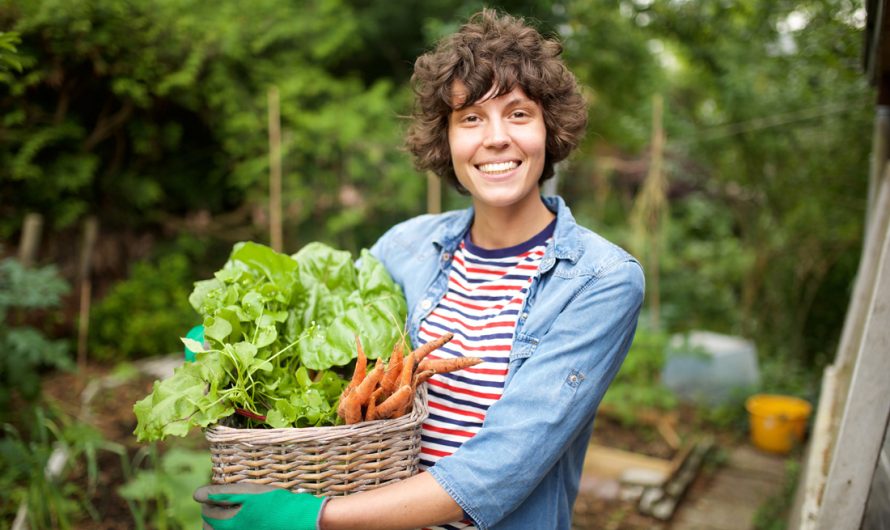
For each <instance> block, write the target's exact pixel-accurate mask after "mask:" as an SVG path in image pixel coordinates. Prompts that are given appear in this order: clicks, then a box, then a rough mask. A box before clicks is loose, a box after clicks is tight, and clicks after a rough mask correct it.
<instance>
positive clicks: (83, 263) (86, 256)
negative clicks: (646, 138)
mask: <svg viewBox="0 0 890 530" xmlns="http://www.w3.org/2000/svg"><path fill="white" fill-rule="evenodd" d="M98 232H99V223H98V221H96V218H95V217H92V216H90V217H88V218H87V220H86V222H85V223H84V227H83V242H82V245H81V248H80V267H79V269H78V278H79V280H80V318H79V321H78V326H77V369H78V371H79V372H80V374H81V375H85V374H86V372H85V370H86V365H87V338H88V337H89V331H90V299H91V297H92V290H93V284H92V280H91V278H90V263H91V261H92V256H93V248H94V247H95V246H96V237H97V236H98Z"/></svg>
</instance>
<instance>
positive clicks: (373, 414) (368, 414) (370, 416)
mask: <svg viewBox="0 0 890 530" xmlns="http://www.w3.org/2000/svg"><path fill="white" fill-rule="evenodd" d="M382 395H383V388H382V387H379V386H378V387H377V390H375V391H374V392H373V393H372V394H371V399H370V400H368V409H367V410H366V411H365V421H371V420H376V419H377V401H383V400H382V399H381V398H380V397H381V396H382Z"/></svg>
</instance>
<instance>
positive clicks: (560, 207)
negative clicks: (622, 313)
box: [432, 196, 584, 263]
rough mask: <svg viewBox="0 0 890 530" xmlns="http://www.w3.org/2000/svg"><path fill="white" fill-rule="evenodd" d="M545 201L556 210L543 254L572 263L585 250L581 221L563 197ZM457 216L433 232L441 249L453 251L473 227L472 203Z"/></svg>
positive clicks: (548, 206)
mask: <svg viewBox="0 0 890 530" xmlns="http://www.w3.org/2000/svg"><path fill="white" fill-rule="evenodd" d="M543 200H544V204H545V205H546V206H547V208H548V209H550V211H552V212H553V213H555V214H556V228H555V229H554V231H553V242H552V243H551V244H550V245H549V246H548V247H547V250H546V252H545V254H544V259H545V260H546V259H547V257H548V256H552V257H553V258H556V259H567V260H569V261H571V262H572V263H574V262H576V261H577V260H578V258H580V257H581V254H583V253H584V247H583V245H582V244H581V240H580V239H579V238H578V232H577V229H578V225H577V223H576V222H575V218H574V217H573V216H572V212H571V210H569V207H568V206H566V203H565V201H564V200H563V199H562V197H559V196H552V197H543ZM452 215H454V216H455V217H454V219H453V220H452V221H451V222H448V223H443V224H442V225H440V228H439V229H438V230H437V232H436V233H434V234H433V238H432V240H433V244H435V245H436V246H437V247H438V248H439V249H440V250H441V249H445V250H447V251H448V252H452V253H453V252H454V250H455V249H457V247H458V245H459V244H460V241H461V239H463V237H464V234H466V233H467V230H469V228H470V223H472V222H473V207H472V206H471V207H469V208H467V209H465V210H459V211H456V212H453V213H452Z"/></svg>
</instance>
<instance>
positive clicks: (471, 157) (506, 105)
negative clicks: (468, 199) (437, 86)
mask: <svg viewBox="0 0 890 530" xmlns="http://www.w3.org/2000/svg"><path fill="white" fill-rule="evenodd" d="M492 91H493V89H492ZM466 94H467V91H466V87H465V86H464V84H463V83H462V82H460V81H455V82H454V85H453V86H452V99H453V101H452V104H453V105H452V106H453V107H455V108H456V107H459V106H460V105H461V104H463V102H464V101H465V99H466V97H467V96H466ZM546 141H547V128H546V127H545V125H544V113H543V109H542V108H541V105H540V104H538V103H537V102H535V101H532V100H531V99H529V97H528V96H526V94H525V92H523V90H522V88H520V87H518V86H517V87H515V88H514V89H513V90H511V91H510V92H508V93H506V94H504V95H501V96H498V97H495V98H492V97H489V96H488V95H486V96H484V97H483V98H482V99H480V100H479V101H476V102H474V103H473V104H471V105H468V106H466V107H464V108H462V109H460V110H454V111H452V113H451V116H450V117H449V120H448V143H449V147H450V148H451V162H452V164H453V166H454V173H455V174H456V175H457V179H458V181H459V182H460V183H461V185H462V186H463V187H464V188H466V189H467V191H469V192H470V195H472V197H473V204H474V205H475V206H476V207H477V209H478V208H480V207H493V208H507V209H516V210H517V211H519V210H521V209H522V207H523V206H526V205H527V204H529V202H527V201H537V202H540V198H539V191H538V180H539V179H540V177H541V173H542V172H543V170H544V160H545V158H546V155H547V153H546Z"/></svg>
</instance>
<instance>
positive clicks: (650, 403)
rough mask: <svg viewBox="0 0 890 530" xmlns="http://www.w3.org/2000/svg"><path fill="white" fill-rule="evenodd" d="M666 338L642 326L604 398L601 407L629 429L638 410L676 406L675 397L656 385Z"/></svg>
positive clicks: (658, 332) (664, 408) (660, 333)
mask: <svg viewBox="0 0 890 530" xmlns="http://www.w3.org/2000/svg"><path fill="white" fill-rule="evenodd" d="M667 340H668V338H667V336H666V335H665V334H664V333H663V332H660V331H658V330H654V329H652V328H651V327H650V326H647V325H646V322H645V318H644V319H643V323H642V324H641V325H640V326H639V327H638V328H637V333H636V335H635V336H634V342H633V344H632V345H631V348H630V351H629V352H628V354H627V358H626V359H625V361H624V364H623V365H621V370H620V371H619V372H618V375H617V376H616V377H615V380H614V381H613V382H612V385H611V386H610V387H609V390H608V391H607V392H606V395H605V396H603V406H604V407H606V408H608V409H609V412H610V414H612V415H614V416H615V417H617V418H618V419H620V420H621V421H622V422H623V423H625V424H628V425H632V424H634V423H635V422H636V414H637V412H639V410H640V409H659V410H669V409H672V408H674V407H675V406H676V405H677V399H676V397H674V395H673V394H672V393H671V392H670V390H668V389H667V388H665V387H664V386H662V385H661V384H660V382H659V380H660V378H661V371H662V368H663V367H664V351H665V346H666V345H667Z"/></svg>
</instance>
